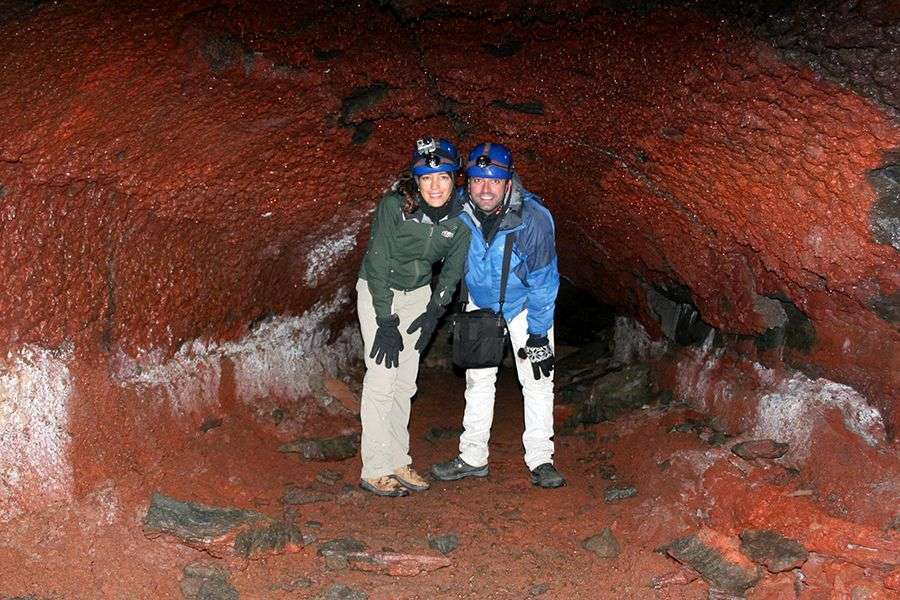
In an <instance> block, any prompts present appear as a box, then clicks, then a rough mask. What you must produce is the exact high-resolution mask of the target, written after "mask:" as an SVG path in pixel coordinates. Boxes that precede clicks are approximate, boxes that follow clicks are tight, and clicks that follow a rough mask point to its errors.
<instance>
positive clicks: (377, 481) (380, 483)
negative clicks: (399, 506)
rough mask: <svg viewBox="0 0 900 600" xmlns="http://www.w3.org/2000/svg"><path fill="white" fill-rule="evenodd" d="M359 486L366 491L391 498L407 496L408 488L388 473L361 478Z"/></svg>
mask: <svg viewBox="0 0 900 600" xmlns="http://www.w3.org/2000/svg"><path fill="white" fill-rule="evenodd" d="M359 487H361V488H362V489H364V490H366V491H367V492H372V493H373V494H375V495H376V496H389V497H392V498H396V497H397V496H409V490H407V489H406V488H405V487H403V485H402V484H401V483H400V482H399V481H397V480H396V479H394V478H393V477H392V476H390V475H384V476H382V477H376V478H374V479H361V480H360V481H359Z"/></svg>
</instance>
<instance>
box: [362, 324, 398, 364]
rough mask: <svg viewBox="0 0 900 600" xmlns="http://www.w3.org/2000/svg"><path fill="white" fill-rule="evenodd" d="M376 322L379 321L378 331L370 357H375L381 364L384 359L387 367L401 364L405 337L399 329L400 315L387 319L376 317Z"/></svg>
mask: <svg viewBox="0 0 900 600" xmlns="http://www.w3.org/2000/svg"><path fill="white" fill-rule="evenodd" d="M375 322H376V323H378V331H376V332H375V340H374V341H373V342H372V352H370V353H369V358H374V359H375V364H376V365H380V364H381V361H382V359H384V366H385V368H387V369H390V368H391V367H398V366H400V351H401V350H403V338H402V337H400V330H399V329H397V327H398V326H399V325H400V317H398V316H397V315H391V316H389V317H387V318H385V319H382V318H379V317H375Z"/></svg>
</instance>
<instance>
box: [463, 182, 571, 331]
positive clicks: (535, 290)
mask: <svg viewBox="0 0 900 600" xmlns="http://www.w3.org/2000/svg"><path fill="white" fill-rule="evenodd" d="M512 181H513V184H512V192H511V193H510V198H509V205H508V208H507V210H506V213H505V214H504V215H503V217H502V218H501V220H500V223H499V224H498V225H497V229H496V231H495V232H494V234H493V238H492V239H491V240H490V243H488V242H487V241H485V239H484V235H483V234H482V232H481V225H480V223H479V221H478V219H477V218H476V217H475V213H474V210H475V209H474V208H473V205H472V202H471V200H470V199H469V197H468V190H467V189H466V188H462V189H461V190H460V194H462V195H464V198H465V200H466V201H465V203H464V205H463V211H462V212H461V213H460V215H459V218H460V219H461V220H462V221H463V223H465V224H466V225H467V226H468V227H469V229H471V230H472V236H471V240H470V242H469V255H468V257H467V259H466V285H467V286H468V287H469V294H470V295H471V296H472V299H473V300H474V301H475V304H476V305H477V306H478V307H479V308H490V309H492V310H495V311H496V310H499V309H500V305H499V299H500V275H501V273H502V272H503V247H504V245H505V244H506V236H507V235H509V234H510V233H512V232H515V234H516V241H515V243H514V244H513V254H512V259H511V261H510V269H509V282H508V283H507V286H506V301H505V302H504V304H503V316H504V317H505V318H506V321H507V322H509V321H511V320H513V318H515V317H516V316H517V315H518V314H519V313H520V312H522V310H524V309H528V332H529V333H533V334H535V335H546V334H547V332H548V331H549V329H550V327H552V326H553V311H554V308H555V307H556V293H557V292H558V291H559V267H558V266H557V260H556V230H555V227H554V224H553V216H552V215H551V214H550V211H549V210H547V207H546V206H544V204H543V203H542V202H541V200H540V199H539V198H538V197H537V196H535V195H534V194H532V193H531V192H529V191H528V190H526V189H525V188H524V187H522V183H521V181H520V180H519V178H518V177H517V176H514V177H513V180H512Z"/></svg>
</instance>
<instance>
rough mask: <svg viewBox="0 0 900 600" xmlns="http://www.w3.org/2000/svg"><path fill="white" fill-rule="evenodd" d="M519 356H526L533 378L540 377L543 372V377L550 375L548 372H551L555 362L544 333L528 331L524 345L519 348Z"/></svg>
mask: <svg viewBox="0 0 900 600" xmlns="http://www.w3.org/2000/svg"><path fill="white" fill-rule="evenodd" d="M519 358H527V359H528V360H529V361H531V369H532V370H533V371H534V378H535V379H540V378H541V373H543V374H544V377H550V373H551V372H553V367H554V364H555V362H554V360H553V349H552V348H551V347H550V340H548V339H547V336H546V335H534V334H533V333H529V334H528V341H527V342H525V347H524V348H519Z"/></svg>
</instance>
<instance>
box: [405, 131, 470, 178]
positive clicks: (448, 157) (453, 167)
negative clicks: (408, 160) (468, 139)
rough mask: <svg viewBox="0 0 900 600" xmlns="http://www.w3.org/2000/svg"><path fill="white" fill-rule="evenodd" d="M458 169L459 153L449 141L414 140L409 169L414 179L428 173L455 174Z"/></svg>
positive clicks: (432, 139) (441, 139) (428, 138)
mask: <svg viewBox="0 0 900 600" xmlns="http://www.w3.org/2000/svg"><path fill="white" fill-rule="evenodd" d="M459 167H460V163H459V152H458V151H457V150H456V146H454V145H453V142H451V141H450V140H445V139H444V138H438V139H435V138H430V137H427V138H422V139H421V140H416V149H415V150H413V154H412V165H411V167H410V171H412V174H413V176H414V177H421V176H422V175H427V174H429V173H445V172H449V173H456V172H457V171H458V170H459Z"/></svg>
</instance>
